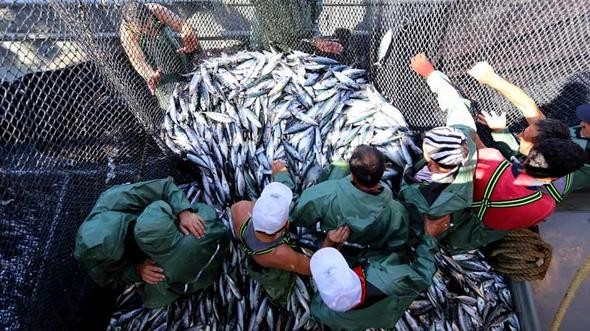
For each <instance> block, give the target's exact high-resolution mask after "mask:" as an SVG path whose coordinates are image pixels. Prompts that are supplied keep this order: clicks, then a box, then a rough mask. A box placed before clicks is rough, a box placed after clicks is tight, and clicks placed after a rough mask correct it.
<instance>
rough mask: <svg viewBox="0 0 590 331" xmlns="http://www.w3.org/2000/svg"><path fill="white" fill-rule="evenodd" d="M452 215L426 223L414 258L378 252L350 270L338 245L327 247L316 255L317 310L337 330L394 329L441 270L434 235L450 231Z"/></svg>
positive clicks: (314, 311) (313, 271)
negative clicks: (447, 229) (438, 270)
mask: <svg viewBox="0 0 590 331" xmlns="http://www.w3.org/2000/svg"><path fill="white" fill-rule="evenodd" d="M449 221H450V217H445V218H442V219H440V220H437V221H426V222H424V233H425V235H424V236H423V237H422V238H421V242H420V243H419V244H418V246H417V247H416V252H415V254H414V258H413V261H412V262H411V263H408V261H407V259H405V258H404V259H400V258H398V255H397V254H396V253H395V252H393V253H390V254H383V255H381V256H379V257H377V256H374V257H372V258H370V259H369V260H368V261H367V262H366V263H363V264H361V265H357V266H355V267H354V268H353V269H350V268H349V266H348V264H347V262H346V260H345V259H344V257H343V256H342V254H341V253H340V252H339V251H338V250H336V249H334V248H331V247H330V248H322V249H320V250H318V251H317V252H316V253H315V254H314V255H313V256H312V257H311V274H312V277H313V281H314V283H315V285H316V288H317V293H316V294H315V295H314V297H313V299H312V302H311V313H312V315H313V316H314V317H315V318H316V319H317V320H318V321H319V322H320V323H322V324H325V325H326V326H328V327H329V328H330V329H332V330H342V329H344V330H365V329H368V328H387V329H389V328H393V327H395V324H396V323H397V320H398V319H399V318H400V316H401V315H402V314H403V313H404V311H405V310H406V309H407V308H408V306H409V305H410V304H411V303H412V302H413V301H414V299H416V297H417V296H418V294H419V293H420V292H421V291H422V290H424V289H426V288H427V287H428V286H430V284H431V282H432V276H433V275H434V273H435V272H436V266H435V264H434V254H435V253H436V251H437V249H438V243H437V240H436V239H435V238H434V237H435V236H438V235H439V234H440V233H442V232H443V231H445V230H446V228H447V226H448V223H449Z"/></svg>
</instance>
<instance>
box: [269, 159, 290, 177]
mask: <svg viewBox="0 0 590 331" xmlns="http://www.w3.org/2000/svg"><path fill="white" fill-rule="evenodd" d="M283 171H287V167H286V166H285V163H283V161H280V160H274V161H272V175H273V176H274V175H276V174H278V173H279V172H283Z"/></svg>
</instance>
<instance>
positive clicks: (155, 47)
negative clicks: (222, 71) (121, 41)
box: [139, 15, 189, 110]
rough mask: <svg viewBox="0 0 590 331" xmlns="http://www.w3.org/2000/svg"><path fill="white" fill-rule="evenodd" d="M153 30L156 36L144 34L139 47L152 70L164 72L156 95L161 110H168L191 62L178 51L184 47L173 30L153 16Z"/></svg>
mask: <svg viewBox="0 0 590 331" xmlns="http://www.w3.org/2000/svg"><path fill="white" fill-rule="evenodd" d="M152 28H153V29H154V30H155V31H157V33H155V34H154V35H149V34H147V33H143V34H142V35H141V38H140V40H139V47H140V48H141V51H142V52H143V54H144V57H145V60H146V61H147V63H148V64H149V65H150V66H151V67H152V69H154V70H156V69H157V68H160V70H161V72H162V76H161V78H160V82H159V83H158V86H156V90H155V92H154V94H155V95H156V97H157V99H158V103H159V104H160V108H162V109H164V110H167V109H168V105H169V103H170V96H171V95H172V92H173V91H174V88H175V86H176V82H178V81H180V80H181V79H182V76H181V75H182V74H184V73H186V72H187V68H188V63H189V60H188V58H187V56H186V55H185V54H183V53H178V52H177V51H176V50H177V49H179V48H180V47H182V46H181V44H180V42H179V41H178V39H177V38H176V37H175V36H174V32H173V31H172V29H170V27H168V26H166V25H164V24H162V23H161V22H160V21H159V20H158V19H157V18H156V17H155V16H153V15H152Z"/></svg>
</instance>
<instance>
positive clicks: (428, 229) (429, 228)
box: [424, 214, 451, 237]
mask: <svg viewBox="0 0 590 331" xmlns="http://www.w3.org/2000/svg"><path fill="white" fill-rule="evenodd" d="M450 223H451V215H450V214H448V215H445V216H443V217H440V218H430V217H428V215H424V232H425V233H426V234H428V235H431V236H433V237H438V236H439V235H440V234H441V233H443V232H445V231H446V230H448V229H449V224H450Z"/></svg>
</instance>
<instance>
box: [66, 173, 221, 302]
mask: <svg viewBox="0 0 590 331" xmlns="http://www.w3.org/2000/svg"><path fill="white" fill-rule="evenodd" d="M228 241H229V235H228V231H227V228H226V227H225V226H224V225H223V223H221V222H219V221H218V220H217V214H216V212H215V210H214V209H213V208H211V207H210V206H207V205H205V204H202V203H193V204H191V203H190V202H189V201H188V200H187V198H186V196H185V195H184V193H183V192H182V191H180V190H179V189H178V188H177V187H176V185H174V183H173V181H172V178H166V179H158V180H152V181H145V182H139V183H134V184H124V185H118V186H115V187H113V188H111V189H109V190H107V191H105V192H104V193H103V194H102V195H101V196H100V197H99V199H98V201H97V202H96V204H95V206H94V208H93V209H92V211H91V212H90V215H89V216H88V217H87V219H86V220H85V221H84V222H83V223H82V224H81V226H80V228H79V230H78V233H77V235H76V245H75V251H74V257H75V258H76V259H77V260H78V261H79V262H80V264H81V265H82V267H83V268H84V269H85V270H86V271H87V272H88V273H89V275H90V277H91V278H92V279H93V280H94V281H95V282H96V283H98V284H99V285H100V286H103V287H111V288H120V287H122V286H124V285H129V284H131V283H135V282H142V281H143V282H144V283H145V284H144V286H143V287H142V292H141V294H142V298H143V302H144V305H145V306H147V307H149V308H158V307H162V306H165V305H167V304H170V303H171V302H172V301H174V300H175V299H176V298H177V297H178V296H179V295H182V294H185V293H193V292H195V291H197V290H200V289H203V288H206V287H208V286H209V285H211V284H212V283H213V281H215V280H216V279H217V277H218V276H219V273H220V272H221V261H222V259H223V256H224V253H225V252H226V251H227V243H228Z"/></svg>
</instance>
